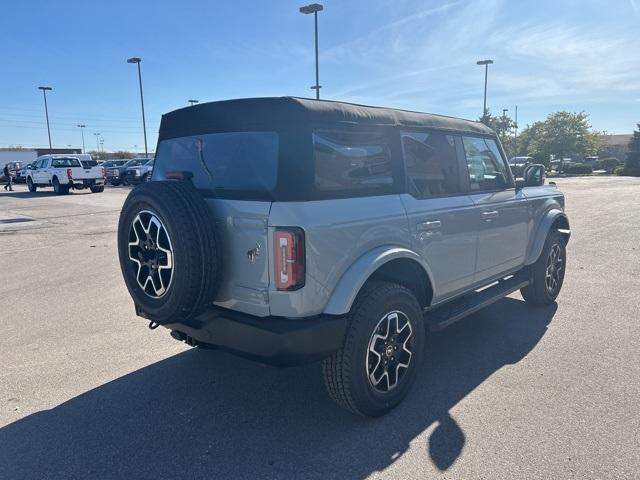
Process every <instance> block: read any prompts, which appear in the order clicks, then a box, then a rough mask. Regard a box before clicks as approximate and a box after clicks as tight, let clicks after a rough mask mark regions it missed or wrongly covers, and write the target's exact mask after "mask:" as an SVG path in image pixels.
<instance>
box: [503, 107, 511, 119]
mask: <svg viewBox="0 0 640 480" xmlns="http://www.w3.org/2000/svg"><path fill="white" fill-rule="evenodd" d="M508 111H509V109H508V108H503V109H502V118H505V117H506V116H507V112H508Z"/></svg>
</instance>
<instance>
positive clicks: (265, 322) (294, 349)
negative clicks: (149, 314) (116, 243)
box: [136, 307, 347, 367]
mask: <svg viewBox="0 0 640 480" xmlns="http://www.w3.org/2000/svg"><path fill="white" fill-rule="evenodd" d="M136 313H138V315H140V316H142V317H144V316H145V315H144V313H142V312H140V311H138V312H136ZM163 326H164V327H165V328H168V329H170V330H171V331H172V332H171V334H172V336H173V337H174V338H176V339H178V340H181V341H184V342H187V343H188V344H190V345H198V344H205V345H216V346H219V347H221V348H224V349H225V350H229V351H231V352H233V353H236V354H238V355H241V356H244V357H247V358H250V359H252V360H256V361H259V362H262V363H267V364H271V365H277V366H281V367H285V366H292V365H301V364H305V363H310V362H314V361H317V360H321V359H323V358H325V357H328V356H329V355H331V354H332V353H333V352H335V351H336V350H338V349H339V348H340V347H341V346H342V342H343V339H344V335H345V331H346V328H347V319H346V318H345V317H340V316H316V317H308V318H299V319H295V320H291V319H287V318H282V317H264V318H263V317H254V316H252V315H247V314H243V313H239V312H235V311H231V310H226V309H222V308H217V307H212V308H211V309H209V310H207V311H206V312H204V313H202V314H200V315H198V316H197V317H195V318H194V319H192V320H189V322H188V323H169V324H165V325H163Z"/></svg>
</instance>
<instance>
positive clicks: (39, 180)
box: [27, 154, 107, 195]
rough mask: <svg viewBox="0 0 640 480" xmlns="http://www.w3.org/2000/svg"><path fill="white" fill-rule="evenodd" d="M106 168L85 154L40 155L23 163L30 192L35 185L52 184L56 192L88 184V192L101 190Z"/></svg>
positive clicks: (62, 192) (44, 185)
mask: <svg viewBox="0 0 640 480" xmlns="http://www.w3.org/2000/svg"><path fill="white" fill-rule="evenodd" d="M106 176H107V172H106V170H105V168H104V167H101V166H99V165H98V164H97V163H96V162H95V161H94V160H93V159H92V158H91V155H89V154H78V155H69V154H63V155H42V156H40V157H38V158H37V159H36V161H34V162H33V163H31V165H28V166H27V186H28V187H29V191H30V192H35V191H36V189H37V188H38V187H53V190H54V191H55V192H56V194H58V195H65V194H67V193H69V189H71V188H73V189H76V190H82V189H84V188H89V189H90V190H91V192H92V193H99V192H102V191H104V180H105V177H106Z"/></svg>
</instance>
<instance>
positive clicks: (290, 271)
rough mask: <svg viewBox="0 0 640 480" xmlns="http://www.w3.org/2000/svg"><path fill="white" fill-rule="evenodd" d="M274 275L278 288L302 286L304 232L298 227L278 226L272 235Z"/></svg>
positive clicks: (289, 288)
mask: <svg viewBox="0 0 640 480" xmlns="http://www.w3.org/2000/svg"><path fill="white" fill-rule="evenodd" d="M273 248H274V253H275V257H274V258H275V263H274V265H275V268H274V270H275V277H276V288H277V289H278V290H297V289H299V288H302V287H303V286H304V279H305V273H304V256H305V254H304V234H303V232H302V230H301V229H299V228H278V229H276V232H275V235H274V242H273Z"/></svg>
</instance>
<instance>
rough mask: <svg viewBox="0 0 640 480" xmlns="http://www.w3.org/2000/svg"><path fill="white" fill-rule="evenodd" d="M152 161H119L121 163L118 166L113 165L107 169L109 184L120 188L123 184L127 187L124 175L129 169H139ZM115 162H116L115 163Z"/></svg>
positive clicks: (137, 159) (139, 159) (138, 159)
mask: <svg viewBox="0 0 640 480" xmlns="http://www.w3.org/2000/svg"><path fill="white" fill-rule="evenodd" d="M149 160H150V159H148V158H134V159H131V160H124V161H121V160H118V162H122V163H119V164H117V165H111V166H108V167H106V168H107V182H109V183H110V184H111V185H113V186H118V185H120V184H121V183H124V184H125V185H126V179H125V178H124V173H125V172H126V170H127V169H128V168H131V167H137V166H140V165H144V164H145V163H147V162H148V161H149ZM114 162H115V161H114Z"/></svg>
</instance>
